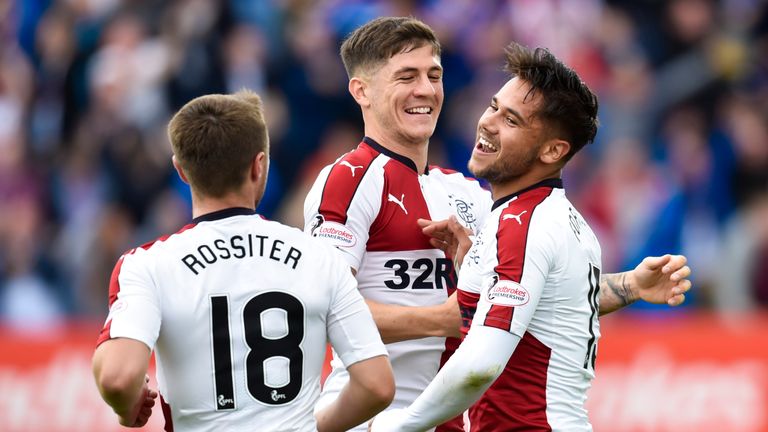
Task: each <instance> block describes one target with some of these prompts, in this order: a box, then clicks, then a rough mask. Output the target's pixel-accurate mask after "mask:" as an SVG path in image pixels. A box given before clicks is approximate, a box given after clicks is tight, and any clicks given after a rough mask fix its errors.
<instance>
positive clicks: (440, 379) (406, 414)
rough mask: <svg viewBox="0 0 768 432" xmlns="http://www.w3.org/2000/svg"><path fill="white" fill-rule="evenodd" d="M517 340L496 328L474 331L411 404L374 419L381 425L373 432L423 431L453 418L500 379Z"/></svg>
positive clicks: (518, 339) (483, 328)
mask: <svg viewBox="0 0 768 432" xmlns="http://www.w3.org/2000/svg"><path fill="white" fill-rule="evenodd" d="M519 341H520V338H519V337H518V336H515V335H513V334H511V333H508V332H505V331H503V330H499V329H497V328H492V327H477V328H473V329H472V331H470V333H469V335H468V336H467V338H466V340H465V341H464V342H463V343H462V344H461V346H460V347H459V349H458V350H457V351H456V353H455V354H454V355H453V356H452V357H451V358H450V359H449V360H448V362H447V363H446V364H445V366H443V368H442V369H441V370H440V372H438V374H437V376H436V377H435V379H433V380H432V382H431V383H430V384H429V386H428V387H427V389H426V390H424V392H423V393H422V394H421V395H420V396H419V397H418V398H417V399H416V400H415V401H414V402H413V404H411V406H409V407H408V408H406V409H405V410H403V411H402V412H397V413H385V414H383V415H381V417H382V418H377V420H376V422H381V423H380V424H379V425H378V426H379V427H374V428H373V430H374V431H379V430H380V431H422V430H425V429H429V428H431V427H434V426H436V425H438V424H441V423H443V422H445V421H446V420H449V419H451V418H453V417H455V416H456V415H458V414H459V413H461V412H463V411H464V410H466V409H467V408H469V407H470V406H471V405H472V404H473V403H474V402H475V401H477V400H478V399H479V398H480V396H481V395H482V394H483V393H484V392H485V391H486V390H487V389H488V387H490V386H491V385H492V384H493V382H494V381H495V380H496V379H497V378H498V377H499V375H500V374H501V373H502V371H503V370H504V366H505V365H506V364H507V362H508V361H509V358H510V356H511V355H512V353H513V352H514V350H515V348H516V347H517V344H518V342H519ZM387 414H392V416H391V417H389V416H387ZM374 425H376V423H374Z"/></svg>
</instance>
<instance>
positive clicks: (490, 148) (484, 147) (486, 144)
mask: <svg viewBox="0 0 768 432" xmlns="http://www.w3.org/2000/svg"><path fill="white" fill-rule="evenodd" d="M475 150H479V151H481V152H483V153H496V152H497V151H499V149H498V148H497V147H496V144H493V143H491V142H490V141H488V140H487V139H485V138H483V137H482V136H481V137H479V138H478V140H477V145H476V146H475Z"/></svg>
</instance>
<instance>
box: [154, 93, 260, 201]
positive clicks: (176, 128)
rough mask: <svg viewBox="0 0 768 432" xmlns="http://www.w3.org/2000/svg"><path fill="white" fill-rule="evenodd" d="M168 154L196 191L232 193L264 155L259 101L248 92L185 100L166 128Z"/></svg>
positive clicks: (220, 194)
mask: <svg viewBox="0 0 768 432" xmlns="http://www.w3.org/2000/svg"><path fill="white" fill-rule="evenodd" d="M168 137H169V138H170V140H171V146H172V147H173V154H174V155H175V156H176V160H177V161H178V163H179V164H180V165H181V167H182V169H183V170H184V173H185V174H186V176H187V179H188V180H189V183H190V186H192V187H193V188H194V189H195V190H196V192H198V193H201V194H203V195H205V196H210V197H221V196H223V195H225V194H226V193H228V192H232V191H234V190H237V189H238V188H239V187H240V186H241V185H242V184H243V181H244V180H245V176H246V175H247V170H248V167H249V166H250V165H251V162H252V161H253V158H254V157H255V156H256V155H257V154H259V153H260V152H265V153H267V154H268V153H269V137H268V136H267V125H266V122H265V120H264V111H263V108H262V102H261V98H260V97H259V96H258V95H257V94H256V93H253V92H251V91H249V90H241V91H239V92H237V93H235V94H231V95H222V94H212V95H206V96H201V97H198V98H196V99H193V100H191V101H190V102H188V103H187V104H186V105H184V106H183V107H181V109H180V110H179V111H178V112H177V113H176V114H175V115H174V116H173V118H172V119H171V121H170V123H169V124H168Z"/></svg>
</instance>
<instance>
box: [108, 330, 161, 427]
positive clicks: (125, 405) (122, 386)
mask: <svg viewBox="0 0 768 432" xmlns="http://www.w3.org/2000/svg"><path fill="white" fill-rule="evenodd" d="M149 357H150V350H149V348H148V347H147V346H146V345H145V344H144V343H143V342H139V341H137V340H134V339H128V338H116V339H110V340H108V341H105V342H103V343H102V344H101V345H99V346H98V347H97V348H96V352H95V353H94V355H93V376H94V378H95V379H96V386H97V387H98V388H99V393H101V397H102V399H104V401H105V402H106V403H107V404H109V406H111V407H112V409H113V410H114V411H115V414H117V416H118V419H119V422H120V424H121V425H123V426H128V427H141V426H144V424H146V423H147V420H148V419H149V416H150V415H151V414H152V406H153V405H154V404H155V398H156V397H157V392H156V391H154V390H150V389H149V387H148V383H147V381H148V379H147V367H148V364H149Z"/></svg>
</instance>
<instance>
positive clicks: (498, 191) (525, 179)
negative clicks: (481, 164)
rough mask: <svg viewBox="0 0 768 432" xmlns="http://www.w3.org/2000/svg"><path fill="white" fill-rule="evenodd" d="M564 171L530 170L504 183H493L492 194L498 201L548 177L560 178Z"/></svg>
mask: <svg viewBox="0 0 768 432" xmlns="http://www.w3.org/2000/svg"><path fill="white" fill-rule="evenodd" d="M561 173H562V171H561V170H559V169H558V170H556V171H544V172H541V171H538V172H537V170H534V171H529V172H528V173H526V174H523V175H522V176H520V177H516V178H514V179H511V180H509V181H506V182H504V183H491V184H490V186H491V196H492V197H493V200H494V201H496V200H498V199H500V198H503V197H505V196H508V195H512V194H514V193H517V192H519V191H521V190H523V189H525V188H527V187H530V186H533V185H535V184H536V183H540V182H542V181H544V180H547V179H553V178H560V176H561Z"/></svg>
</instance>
